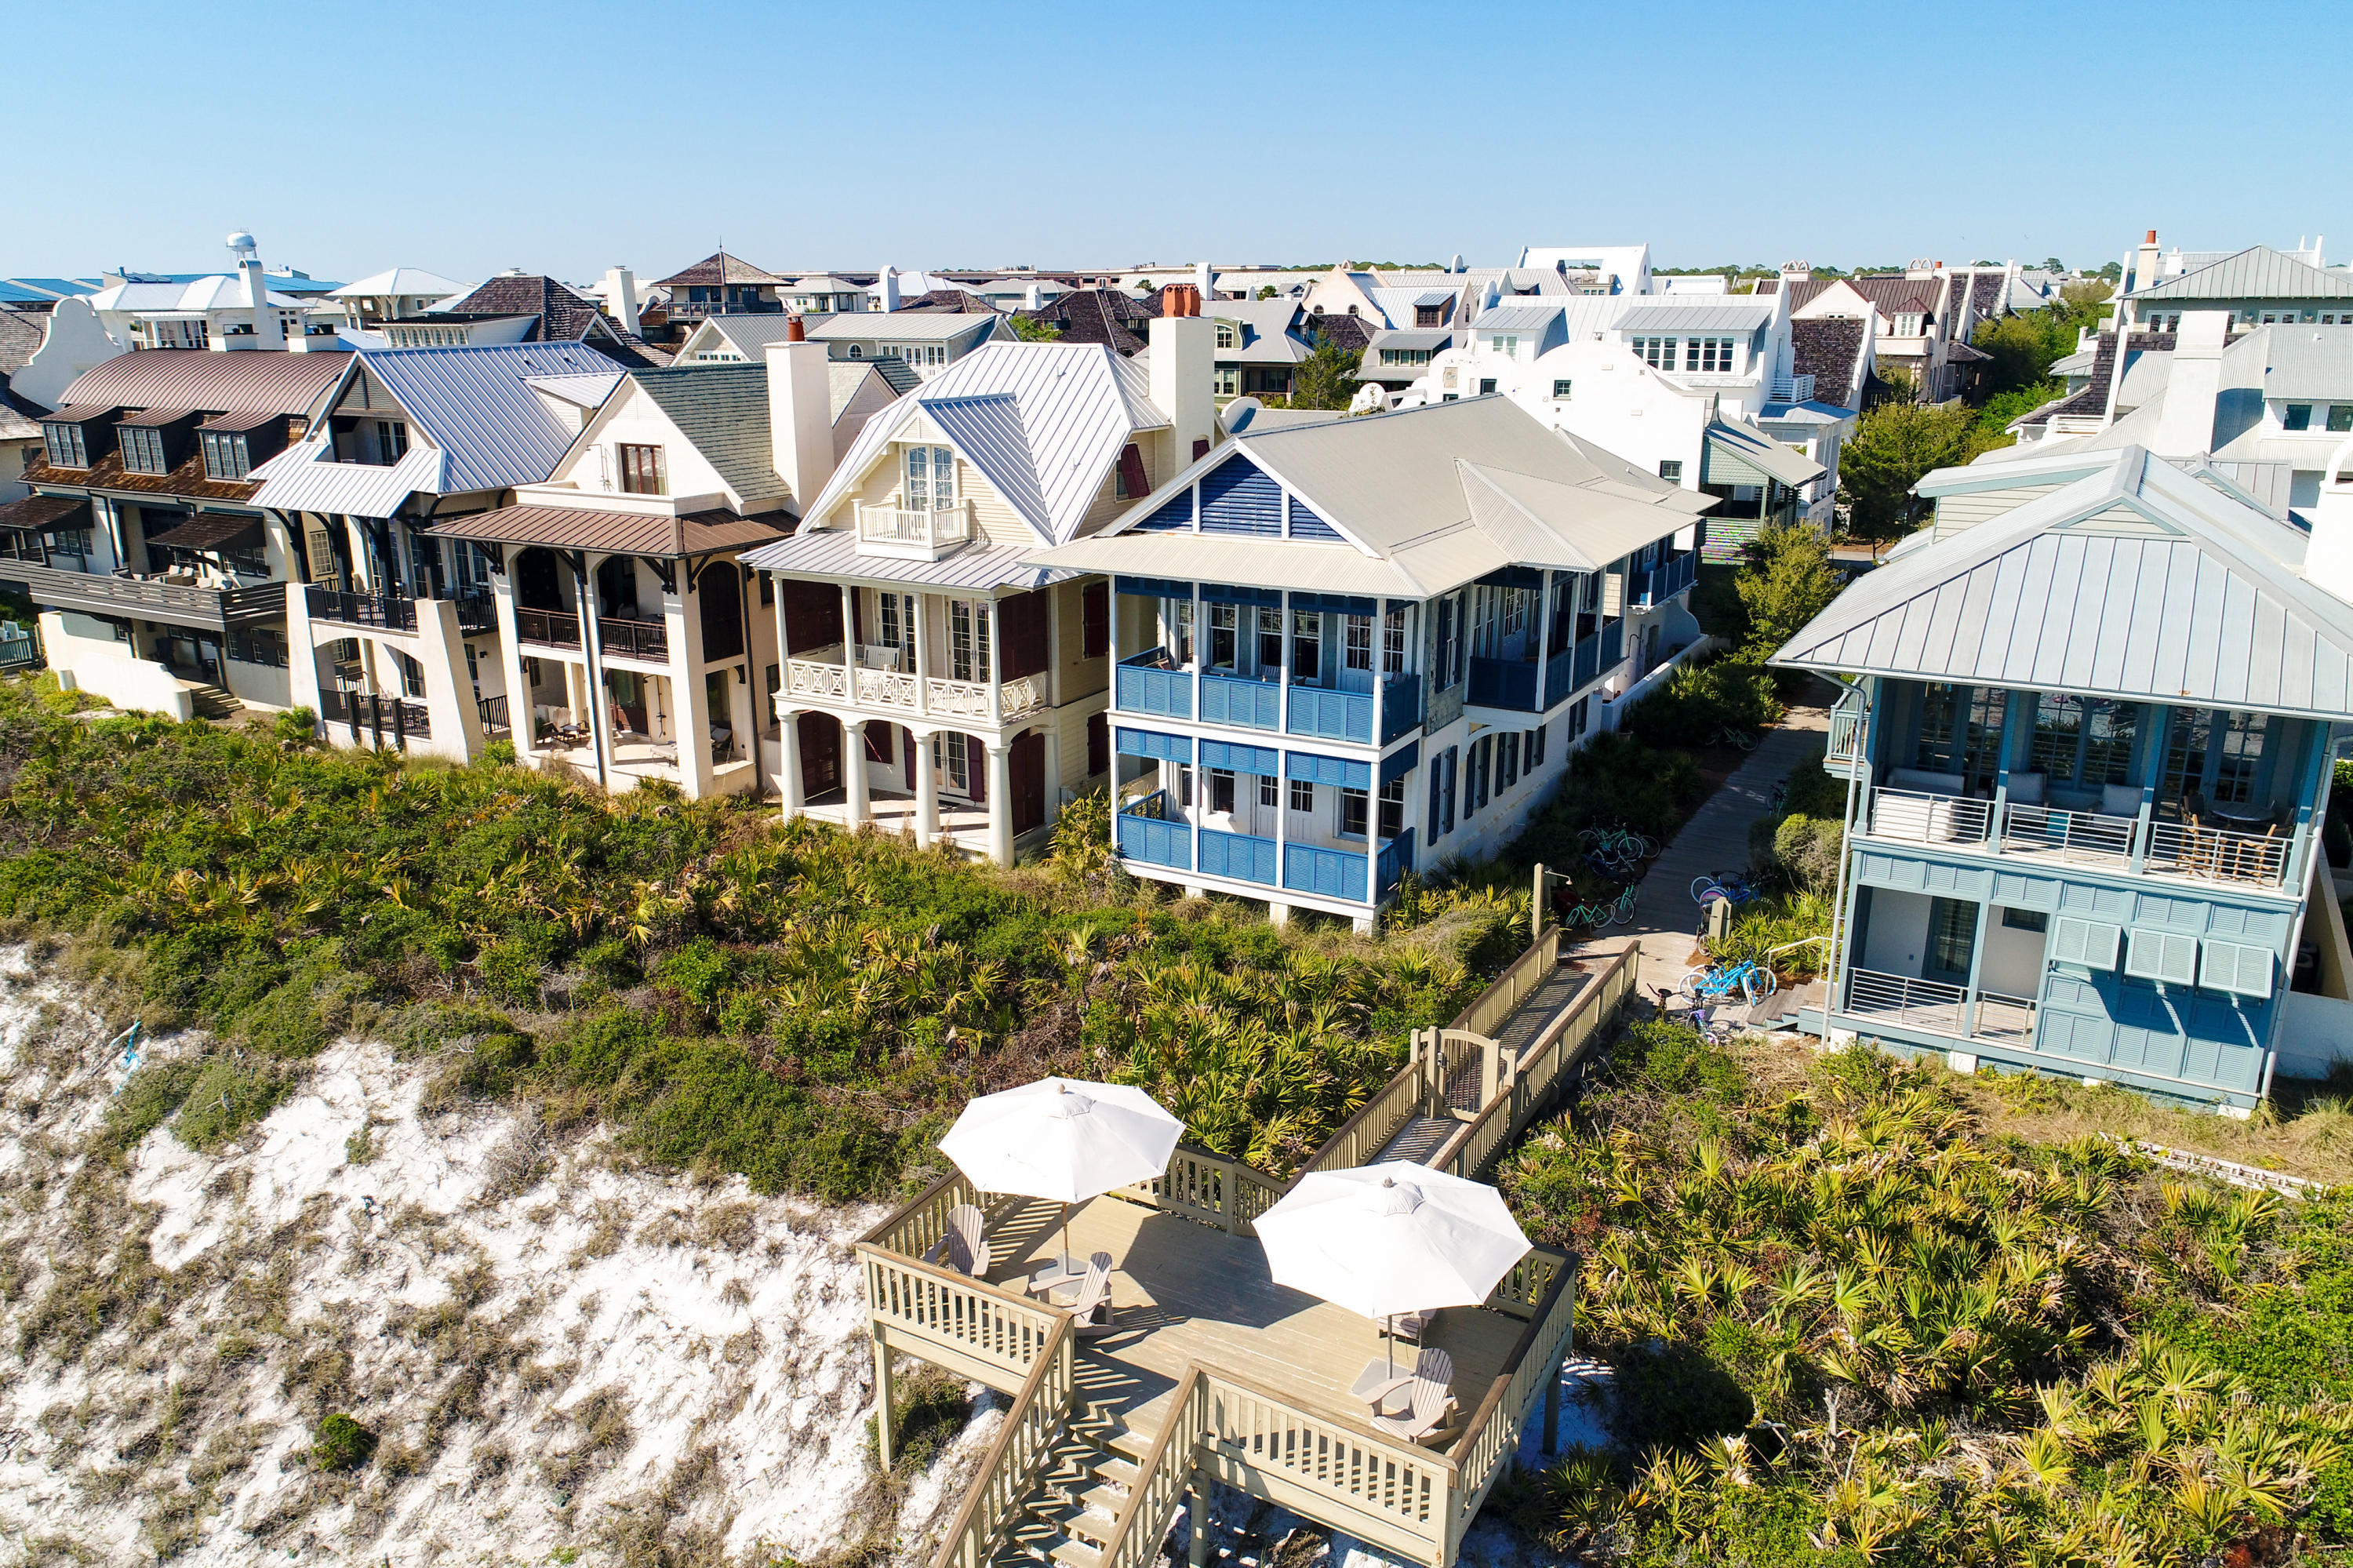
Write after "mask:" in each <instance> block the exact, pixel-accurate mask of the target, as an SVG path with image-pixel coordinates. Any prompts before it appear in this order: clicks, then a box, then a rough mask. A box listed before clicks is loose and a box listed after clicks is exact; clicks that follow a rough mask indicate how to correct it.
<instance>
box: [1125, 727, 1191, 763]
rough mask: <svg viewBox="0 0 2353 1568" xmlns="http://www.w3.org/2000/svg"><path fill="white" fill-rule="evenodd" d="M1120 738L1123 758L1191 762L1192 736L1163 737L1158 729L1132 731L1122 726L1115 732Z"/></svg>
mask: <svg viewBox="0 0 2353 1568" xmlns="http://www.w3.org/2000/svg"><path fill="white" fill-rule="evenodd" d="M1113 734H1114V735H1115V736H1117V738H1118V742H1119V754H1120V755H1121V756H1122V757H1149V758H1153V759H1154V760H1155V761H1157V762H1190V761H1192V760H1193V742H1192V739H1191V737H1190V736H1182V735H1163V734H1162V733H1161V732H1160V731H1158V730H1156V729H1130V728H1128V727H1127V726H1125V725H1122V726H1120V727H1119V728H1118V729H1117V730H1115V731H1113Z"/></svg>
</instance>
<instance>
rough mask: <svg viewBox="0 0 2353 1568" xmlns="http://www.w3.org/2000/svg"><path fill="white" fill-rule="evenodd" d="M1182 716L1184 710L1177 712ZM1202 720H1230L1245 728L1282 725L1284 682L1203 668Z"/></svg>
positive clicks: (1274, 727) (1209, 722) (1221, 721)
mask: <svg viewBox="0 0 2353 1568" xmlns="http://www.w3.org/2000/svg"><path fill="white" fill-rule="evenodd" d="M1176 716H1177V717H1179V718H1181V717H1183V716H1184V715H1182V714H1179V715H1176ZM1201 722H1202V723H1203V724H1229V725H1233V726H1238V727H1240V728H1242V729H1281V728H1282V683H1281V682H1280V681H1267V680H1252V679H1251V678H1250V677H1249V676H1247V675H1229V674H1220V673H1218V672H1216V671H1214V670H1211V671H1204V672H1203V673H1202V675H1201Z"/></svg>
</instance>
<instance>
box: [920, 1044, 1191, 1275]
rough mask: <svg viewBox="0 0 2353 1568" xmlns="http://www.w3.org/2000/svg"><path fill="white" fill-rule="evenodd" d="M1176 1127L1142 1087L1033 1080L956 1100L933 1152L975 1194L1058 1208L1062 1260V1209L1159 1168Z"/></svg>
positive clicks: (1066, 1244) (1065, 1239) (1179, 1131)
mask: <svg viewBox="0 0 2353 1568" xmlns="http://www.w3.org/2000/svg"><path fill="white" fill-rule="evenodd" d="M1184 1131H1185V1124H1184V1123H1183V1122H1180V1121H1178V1120H1177V1119H1176V1118H1175V1117H1173V1116H1170V1115H1169V1114H1168V1113H1167V1112H1166V1111H1165V1110H1163V1109H1161V1108H1160V1107H1159V1106H1157V1105H1155V1104H1154V1103H1153V1099H1152V1097H1151V1096H1150V1095H1147V1094H1145V1092H1144V1091H1143V1090H1142V1089H1139V1088H1135V1087H1133V1086H1128V1085H1124V1084H1091V1083H1086V1082H1083V1081H1082V1080H1080V1079H1076V1078H1041V1079H1039V1081H1038V1082H1037V1083H1034V1084H1025V1085H1023V1086H1021V1087H1019V1088H1018V1089H1004V1090H1001V1091H999V1092H998V1093H997V1094H993V1095H983V1096H981V1097H979V1098H978V1099H976V1100H974V1101H973V1102H972V1103H971V1104H969V1105H967V1106H965V1107H964V1112H963V1114H962V1115H960V1116H958V1117H957V1118H956V1121H955V1126H954V1127H952V1128H948V1133H947V1136H946V1137H945V1138H943V1139H940V1152H941V1153H943V1154H944V1155H946V1156H947V1157H948V1158H949V1159H950V1160H954V1161H955V1166H956V1169H957V1170H959V1171H963V1172H964V1173H965V1177H966V1178H967V1179H969V1180H970V1181H971V1182H972V1184H973V1185H974V1186H975V1187H976V1188H977V1189H979V1190H980V1191H981V1192H1009V1193H1016V1194H1018V1195H1019V1196H1021V1197H1024V1198H1043V1199H1046V1200H1047V1201H1048V1202H1056V1203H1060V1204H1061V1205H1063V1210H1062V1255H1063V1256H1064V1257H1068V1256H1069V1255H1070V1252H1071V1228H1070V1227H1071V1221H1070V1211H1071V1207H1073V1206H1075V1205H1077V1204H1080V1203H1083V1202H1087V1201H1088V1200H1089V1199H1091V1198H1099V1197H1101V1196H1103V1194H1104V1193H1105V1192H1110V1191H1111V1190H1112V1189H1113V1188H1114V1187H1130V1186H1134V1184H1135V1183H1136V1182H1138V1181H1152V1180H1153V1179H1154V1178H1155V1177H1157V1176H1159V1175H1160V1174H1162V1173H1163V1172H1164V1171H1166V1170H1167V1169H1168V1157H1169V1156H1170V1155H1171V1154H1174V1153H1175V1152H1176V1140H1177V1139H1178V1138H1180V1137H1182V1136H1183V1135H1184Z"/></svg>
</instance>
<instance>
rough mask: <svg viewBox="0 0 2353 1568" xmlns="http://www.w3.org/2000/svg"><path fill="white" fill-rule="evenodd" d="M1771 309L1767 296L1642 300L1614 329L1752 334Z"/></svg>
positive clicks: (1623, 316)
mask: <svg viewBox="0 0 2353 1568" xmlns="http://www.w3.org/2000/svg"><path fill="white" fill-rule="evenodd" d="M1773 309H1774V307H1773V303H1772V301H1771V299H1770V298H1769V297H1767V298H1766V299H1755V298H1750V299H1745V300H1743V299H1735V298H1730V297H1725V298H1718V297H1717V296H1715V295H1713V294H1694V295H1692V296H1691V297H1690V302H1689V303H1683V302H1677V301H1675V297H1674V296H1672V295H1669V296H1667V297H1666V298H1664V299H1655V300H1650V301H1646V302H1643V303H1641V304H1638V305H1636V306H1634V307H1633V308H1632V309H1630V310H1629V311H1627V312H1626V313H1624V314H1623V315H1620V317H1619V318H1618V330H1619V331H1620V332H1754V331H1756V330H1757V328H1758V327H1760V326H1763V325H1764V324H1765V323H1767V322H1769V321H1771V320H1772V319H1773ZM1483 324H1484V323H1482V325H1483Z"/></svg>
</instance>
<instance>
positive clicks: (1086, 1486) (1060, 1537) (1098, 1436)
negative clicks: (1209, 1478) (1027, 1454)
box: [994, 1404, 1154, 1568]
mask: <svg viewBox="0 0 2353 1568" xmlns="http://www.w3.org/2000/svg"><path fill="white" fill-rule="evenodd" d="M1153 1436H1154V1434H1152V1433H1149V1432H1138V1431H1136V1430H1134V1428H1133V1427H1130V1426H1127V1425H1123V1424H1122V1423H1121V1422H1120V1420H1119V1419H1118V1418H1117V1417H1116V1416H1114V1415H1113V1414H1111V1413H1110V1412H1109V1411H1108V1410H1106V1409H1105V1408H1104V1407H1103V1406H1102V1405H1100V1404H1088V1405H1087V1406H1086V1407H1085V1409H1084V1410H1083V1411H1082V1413H1081V1414H1079V1415H1078V1416H1077V1417H1075V1418H1074V1419H1073V1420H1072V1421H1071V1427H1070V1431H1069V1432H1068V1434H1067V1435H1066V1436H1064V1437H1063V1440H1062V1442H1061V1443H1060V1446H1057V1447H1056V1449H1055V1450H1054V1453H1053V1456H1052V1457H1051V1458H1050V1459H1049V1460H1048V1461H1047V1464H1046V1467H1045V1472H1044V1474H1042V1475H1041V1476H1039V1478H1038V1484H1037V1485H1036V1486H1035V1487H1033V1488H1031V1489H1030V1491H1029V1496H1028V1497H1027V1498H1025V1499H1022V1503H1021V1510H1020V1517H1019V1518H1018V1520H1016V1521H1015V1522H1014V1524H1013V1525H1012V1527H1011V1528H1010V1529H1008V1531H1006V1532H1005V1543H1004V1544H1003V1545H1002V1546H1001V1547H1000V1548H998V1550H997V1555H996V1557H995V1559H994V1562H995V1563H997V1568H1037V1565H1038V1564H1039V1563H1060V1564H1061V1565H1062V1568H1099V1564H1100V1563H1102V1561H1103V1546H1104V1544H1105V1542H1108V1541H1109V1540H1110V1538H1111V1531H1112V1527H1113V1525H1114V1524H1116V1523H1117V1522H1118V1521H1119V1512H1120V1510H1121V1509H1123V1508H1124V1507H1126V1506H1127V1500H1128V1499H1129V1497H1130V1496H1132V1495H1133V1494H1134V1489H1135V1486H1136V1483H1137V1481H1138V1480H1139V1479H1140V1478H1141V1472H1140V1471H1139V1470H1138V1468H1137V1461H1139V1460H1141V1459H1142V1458H1144V1457H1145V1455H1146V1454H1148V1453H1150V1452H1151V1449H1152V1439H1153Z"/></svg>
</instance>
